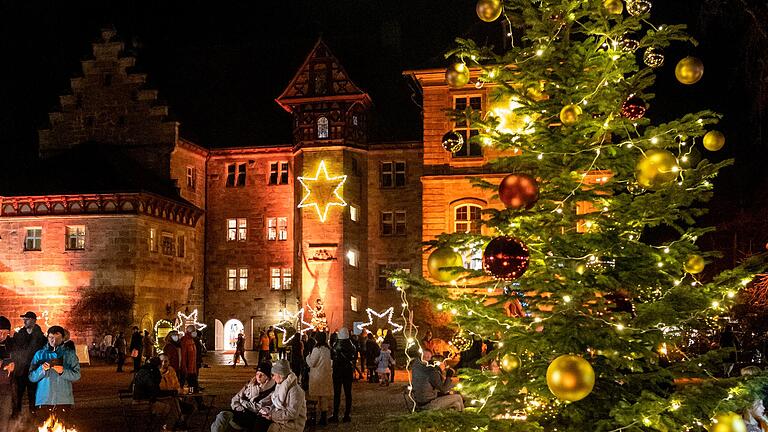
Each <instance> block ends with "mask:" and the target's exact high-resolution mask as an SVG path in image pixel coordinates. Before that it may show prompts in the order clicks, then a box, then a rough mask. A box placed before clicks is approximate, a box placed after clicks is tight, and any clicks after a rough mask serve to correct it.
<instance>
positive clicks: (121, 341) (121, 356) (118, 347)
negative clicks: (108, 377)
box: [114, 332, 128, 372]
mask: <svg viewBox="0 0 768 432" xmlns="http://www.w3.org/2000/svg"><path fill="white" fill-rule="evenodd" d="M114 346H115V354H116V355H117V372H122V371H123V364H125V354H126V348H128V346H127V344H126V342H125V337H124V336H123V332H118V333H117V337H116V338H115V345H114Z"/></svg>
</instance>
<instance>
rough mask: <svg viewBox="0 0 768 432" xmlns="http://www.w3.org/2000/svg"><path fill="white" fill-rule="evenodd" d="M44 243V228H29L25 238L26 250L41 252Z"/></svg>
mask: <svg viewBox="0 0 768 432" xmlns="http://www.w3.org/2000/svg"><path fill="white" fill-rule="evenodd" d="M42 242H43V229H42V228H27V235H26V237H25V238H24V250H28V251H39V250H41V249H42Z"/></svg>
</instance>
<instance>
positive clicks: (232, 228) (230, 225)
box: [227, 218, 248, 242]
mask: <svg viewBox="0 0 768 432" xmlns="http://www.w3.org/2000/svg"><path fill="white" fill-rule="evenodd" d="M246 240H248V219H247V218H227V242H243V241H246Z"/></svg>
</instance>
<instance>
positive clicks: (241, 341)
mask: <svg viewBox="0 0 768 432" xmlns="http://www.w3.org/2000/svg"><path fill="white" fill-rule="evenodd" d="M240 358H242V359H243V363H244V364H245V367H248V360H246V359H245V337H244V336H243V334H242V333H240V334H238V335H237V342H236V343H235V358H233V359H232V368H233V369H234V368H235V366H237V361H238V360H239V359H240Z"/></svg>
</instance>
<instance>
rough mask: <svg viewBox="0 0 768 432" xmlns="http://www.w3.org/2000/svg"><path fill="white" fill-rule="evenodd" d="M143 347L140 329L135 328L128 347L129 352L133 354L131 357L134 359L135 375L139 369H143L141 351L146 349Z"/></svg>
mask: <svg viewBox="0 0 768 432" xmlns="http://www.w3.org/2000/svg"><path fill="white" fill-rule="evenodd" d="M143 345H144V344H143V343H142V340H141V333H139V328H138V327H136V326H133V334H132V335H131V344H130V345H129V346H128V350H129V351H130V352H131V357H133V373H136V371H137V370H139V367H141V350H142V349H143V348H144V346H143Z"/></svg>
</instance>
